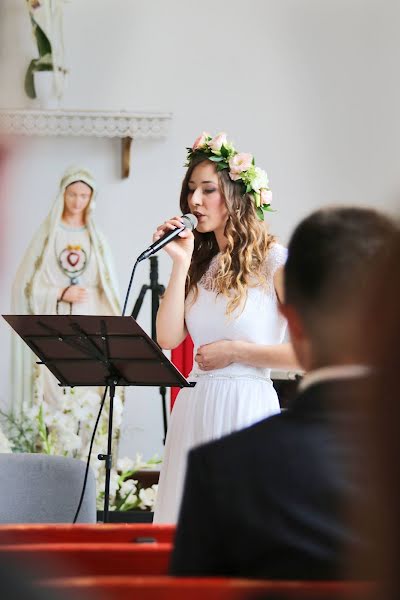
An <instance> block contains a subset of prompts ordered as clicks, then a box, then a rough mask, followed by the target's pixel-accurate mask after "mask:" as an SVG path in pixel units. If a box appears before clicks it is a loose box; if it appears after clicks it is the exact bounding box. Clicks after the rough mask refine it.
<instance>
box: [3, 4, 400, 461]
mask: <svg viewBox="0 0 400 600" xmlns="http://www.w3.org/2000/svg"><path fill="white" fill-rule="evenodd" d="M2 11H3V13H2V18H1V23H0V52H1V63H0V81H1V82H2V86H1V97H0V104H1V106H2V107H8V108H23V107H26V108H27V107H33V106H34V103H32V102H31V101H29V100H28V99H27V98H26V97H25V96H24V92H23V77H24V73H25V69H26V66H27V64H28V62H29V60H30V59H31V58H32V57H33V56H34V46H33V43H32V40H31V36H30V28H29V21H28V18H27V15H26V12H25V2H24V1H23V0H20V1H19V2H17V1H16V0H2ZM399 25H400V9H399V3H398V2H396V0H393V1H390V0H384V1H383V0H350V1H349V0H247V1H246V2H243V1H239V0H230V1H229V2H216V1H215V0H213V1H211V0H202V1H201V2H199V1H198V0H169V1H168V0H153V1H150V0H142V1H141V2H140V1H138V0H113V1H112V2H108V1H106V0H85V1H84V2H83V1H82V0H80V1H78V0H70V1H69V2H68V3H67V2H66V3H65V19H64V30H65V47H66V64H67V66H68V68H69V75H68V82H67V89H66V92H65V96H64V99H63V107H64V108H78V109H83V108H87V109H95V108H97V109H127V110H161V111H172V112H173V115H174V116H173V121H172V123H171V126H170V133H169V136H168V137H167V139H165V140H164V141H145V142H144V141H138V142H134V144H133V148H132V154H133V156H132V175H131V177H130V179H129V180H121V179H120V177H119V173H120V160H119V156H120V154H119V142H118V141H117V140H104V139H100V140H98V139H96V140H95V139H88V138H80V139H76V138H75V139H74V138H63V139H51V138H43V139H38V138H36V139H34V138H32V139H29V140H21V141H19V142H18V144H17V147H16V148H15V152H14V155H13V159H12V161H11V168H10V172H9V175H10V177H9V179H8V181H7V182H6V197H5V198H6V207H5V209H6V218H5V223H4V224H3V227H2V230H3V231H4V229H5V234H4V235H5V240H4V245H5V249H6V254H5V257H4V260H3V270H2V273H1V276H0V284H1V289H0V311H1V312H7V311H8V310H9V290H10V286H11V282H12V279H13V275H14V273H15V270H16V267H17V265H18V263H19V261H20V259H21V256H22V254H23V251H24V249H25V247H26V245H27V243H28V241H29V240H30V238H31V236H32V233H33V231H34V230H35V229H36V227H37V226H38V225H39V223H40V222H41V220H42V219H43V218H44V216H45V214H46V212H47V210H48V207H49V205H50V203H51V201H52V199H53V198H54V195H55V193H56V190H57V185H58V181H59V177H60V175H61V173H62V172H63V171H64V169H65V167H66V166H68V165H69V164H71V163H82V164H84V165H87V166H88V167H89V168H90V169H91V170H93V172H94V173H95V175H96V177H97V179H98V182H99V188H100V196H99V201H98V208H97V220H98V223H99V224H100V225H101V226H102V228H103V230H104V231H105V233H106V235H107V236H108V238H109V240H110V242H111V245H112V248H113V250H114V255H115V259H116V263H117V268H118V275H119V278H120V282H121V290H122V292H124V291H125V288H126V284H127V280H128V277H129V271H130V268H131V265H132V262H133V259H134V258H135V257H136V256H137V255H138V253H139V252H140V251H141V250H142V249H143V248H144V247H146V246H147V244H148V242H149V241H150V239H151V233H152V231H153V230H154V228H155V227H156V225H157V224H158V223H159V222H160V221H163V220H164V219H165V218H167V217H168V216H170V215H172V214H175V213H176V212H177V206H178V191H179V187H180V181H181V179H182V176H183V172H184V170H183V168H182V165H183V162H184V159H185V147H186V146H188V145H189V144H191V142H192V141H193V140H194V138H195V137H196V136H197V134H198V133H199V132H201V131H202V130H203V129H206V130H209V131H211V132H217V131H220V130H225V131H227V132H228V133H229V135H230V137H232V138H233V139H234V141H235V142H236V144H237V146H238V148H239V149H240V150H242V151H250V152H253V153H254V154H255V156H256V159H257V164H259V165H260V166H262V167H264V168H266V169H267V170H268V173H269V176H270V180H271V185H272V189H273V194H274V207H275V208H276V209H277V212H276V213H274V214H273V215H271V216H270V226H271V229H272V230H273V232H274V233H276V234H278V236H279V237H280V238H281V239H282V241H283V242H286V241H287V239H288V236H289V235H290V232H291V231H292V229H293V227H294V226H295V224H296V223H297V222H298V221H299V219H301V218H302V217H303V216H304V215H306V214H307V213H309V212H310V211H311V210H312V209H314V208H316V207H319V206H321V205H325V204H327V203H332V202H337V201H340V202H344V203H354V204H360V203H367V204H375V205H376V206H378V207H381V208H383V209H387V210H390V211H394V210H396V208H397V204H396V199H397V198H398V197H399V196H398V192H399V187H398V184H399V180H398V165H399V158H400V151H399V139H400V135H399V134H400V120H399V112H398V111H399V109H398V107H399V106H400V85H399V78H398V65H399V58H400V44H399V41H398V31H399ZM169 270H170V265H169V262H168V258H167V257H166V256H164V255H160V274H161V281H162V282H163V283H166V282H167V279H168V273H169ZM147 279H148V267H147V265H146V264H142V265H141V267H140V268H139V269H138V272H137V276H136V284H135V287H134V290H133V294H132V298H135V297H136V295H137V293H138V291H139V289H140V286H141V285H142V283H144V282H145V281H147ZM139 321H140V322H141V324H142V325H143V326H144V327H145V328H146V329H147V330H148V331H149V327H150V306H149V302H147V303H146V304H145V305H144V306H143V308H142V314H141V316H140V319H139ZM8 343H9V331H8V329H7V327H6V326H5V324H3V323H0V347H1V349H2V357H3V359H2V362H1V365H0V381H1V382H2V385H1V387H0V389H1V392H0V394H1V395H3V396H6V395H7V385H8V384H7V382H8V361H9V354H8V347H9V346H8ZM3 400H4V398H3ZM135 451H140V452H142V453H143V454H144V455H145V456H151V455H152V454H153V453H154V452H158V453H159V454H160V453H162V420H161V410H160V401H159V398H158V392H157V390H143V389H136V390H130V393H129V395H128V399H127V406H126V416H125V427H124V433H123V439H122V447H121V453H122V454H126V453H130V454H131V453H133V452H135Z"/></svg>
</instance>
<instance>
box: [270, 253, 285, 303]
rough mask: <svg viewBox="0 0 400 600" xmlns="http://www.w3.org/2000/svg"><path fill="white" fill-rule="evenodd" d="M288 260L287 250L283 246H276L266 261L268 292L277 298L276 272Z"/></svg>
mask: <svg viewBox="0 0 400 600" xmlns="http://www.w3.org/2000/svg"><path fill="white" fill-rule="evenodd" d="M286 259H287V249H286V248H284V247H283V246H281V244H274V245H273V246H271V248H270V249H269V252H268V254H267V257H266V259H265V276H266V284H267V290H268V292H269V293H270V294H271V295H273V296H275V285H274V275H275V273H276V271H277V270H278V269H279V268H280V267H283V265H284V264H285V262H286Z"/></svg>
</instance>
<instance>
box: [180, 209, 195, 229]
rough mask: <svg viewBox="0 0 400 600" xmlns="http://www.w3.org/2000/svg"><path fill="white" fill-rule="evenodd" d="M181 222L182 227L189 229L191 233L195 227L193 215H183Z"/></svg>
mask: <svg viewBox="0 0 400 600" xmlns="http://www.w3.org/2000/svg"><path fill="white" fill-rule="evenodd" d="M182 221H183V224H184V226H185V227H186V228H187V229H190V231H193V229H196V227H197V223H198V221H197V217H196V216H195V215H192V213H187V214H186V215H183V216H182Z"/></svg>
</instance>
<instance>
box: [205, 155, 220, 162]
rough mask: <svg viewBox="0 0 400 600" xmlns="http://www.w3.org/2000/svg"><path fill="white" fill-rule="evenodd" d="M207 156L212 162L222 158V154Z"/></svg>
mask: <svg viewBox="0 0 400 600" xmlns="http://www.w3.org/2000/svg"><path fill="white" fill-rule="evenodd" d="M207 158H208V160H212V161H213V162H221V160H224V157H223V156H208V157H207Z"/></svg>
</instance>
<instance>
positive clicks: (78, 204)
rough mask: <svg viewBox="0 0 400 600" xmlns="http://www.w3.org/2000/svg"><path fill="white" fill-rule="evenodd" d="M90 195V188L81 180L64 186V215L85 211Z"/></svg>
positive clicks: (74, 214)
mask: <svg viewBox="0 0 400 600" xmlns="http://www.w3.org/2000/svg"><path fill="white" fill-rule="evenodd" d="M91 197H92V188H91V187H90V186H88V185H87V184H86V183H83V181H75V182H74V183H71V184H70V185H68V186H67V187H66V188H65V192H64V216H67V215H69V216H76V215H77V214H81V213H83V212H85V210H86V209H87V207H88V206H89V202H90V199H91Z"/></svg>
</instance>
